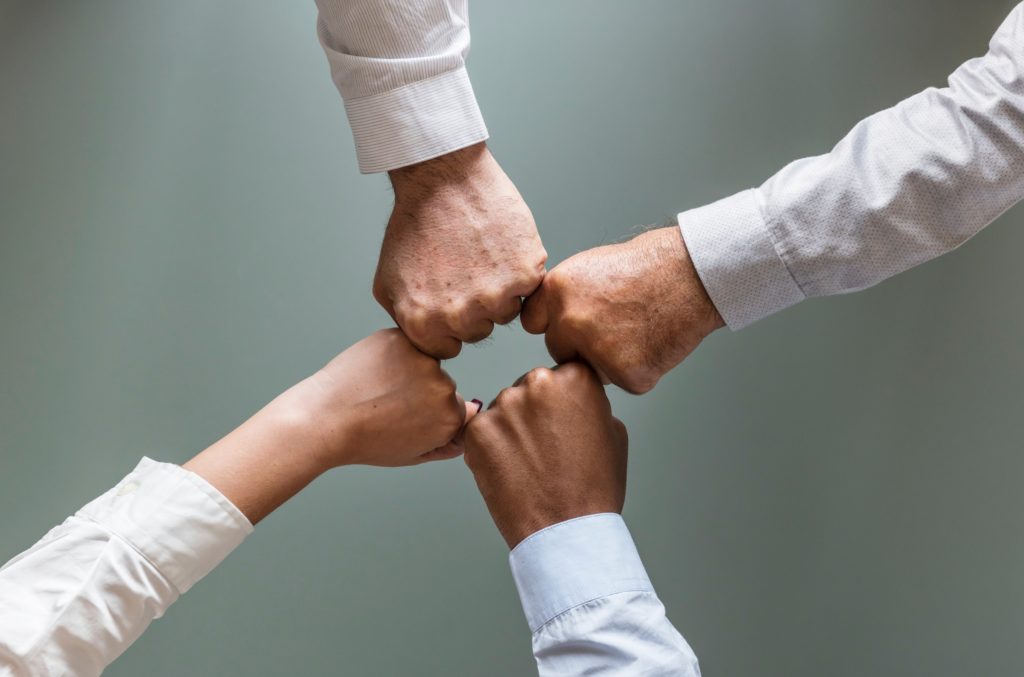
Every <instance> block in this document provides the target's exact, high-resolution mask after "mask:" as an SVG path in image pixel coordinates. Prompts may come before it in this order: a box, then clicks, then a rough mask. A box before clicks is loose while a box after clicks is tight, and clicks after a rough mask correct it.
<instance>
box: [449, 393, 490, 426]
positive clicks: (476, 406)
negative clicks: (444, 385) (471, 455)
mask: <svg viewBox="0 0 1024 677" xmlns="http://www.w3.org/2000/svg"><path fill="white" fill-rule="evenodd" d="M455 399H456V400H457V401H458V403H459V406H460V408H464V409H465V410H466V418H465V420H463V422H462V427H463V428H465V427H466V425H467V424H468V423H469V422H470V421H471V420H473V417H474V416H476V415H477V414H479V413H480V410H481V409H483V408H484V403H483V402H481V401H480V400H477V399H473V400H470V401H469V402H467V401H466V400H465V398H463V397H462V395H460V394H459V393H455ZM459 434H460V435H461V434H462V431H461V430H459Z"/></svg>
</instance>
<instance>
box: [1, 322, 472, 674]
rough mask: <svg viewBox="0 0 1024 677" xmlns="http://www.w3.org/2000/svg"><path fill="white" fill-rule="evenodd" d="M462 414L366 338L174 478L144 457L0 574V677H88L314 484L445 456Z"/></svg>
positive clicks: (392, 351)
mask: <svg viewBox="0 0 1024 677" xmlns="http://www.w3.org/2000/svg"><path fill="white" fill-rule="evenodd" d="M476 409H477V407H476V405H473V404H471V405H469V406H468V407H467V406H465V405H464V404H463V402H462V400H461V398H459V397H458V395H457V394H456V393H455V388H454V384H453V383H452V382H451V379H449V378H448V377H447V375H445V374H444V372H443V371H442V370H441V369H440V366H439V365H438V363H437V361H436V360H433V359H431V358H429V357H426V356H425V355H423V354H422V353H420V352H419V351H417V350H416V349H415V348H413V347H412V346H411V345H410V344H409V343H408V341H406V340H405V338H404V337H402V335H401V334H400V333H399V332H398V331H396V330H392V331H387V332H378V333H377V334H374V335H373V336H371V337H369V338H367V339H365V340H363V341H361V342H359V343H357V344H356V345H355V346H353V347H351V348H349V349H348V350H346V351H345V352H344V353H342V354H341V355H339V356H338V357H336V358H335V359H334V360H332V361H331V362H330V363H329V364H328V365H327V366H325V367H324V368H323V369H322V370H320V371H318V372H317V373H316V374H314V375H313V376H311V377H310V378H308V379H306V380H304V381H302V382H301V383H299V384H298V385H296V386H295V387H293V388H291V389H290V390H288V391H287V392H285V393H284V394H282V395H281V396H280V397H278V398H277V399H275V400H274V401H273V402H271V403H270V404H269V405H267V406H266V407H265V408H264V409H262V410H261V411H260V412H258V413H257V414H256V415H254V416H253V417H252V418H251V419H249V420H248V421H247V422H245V423H244V424H243V425H242V426H240V427H239V428H238V429H236V430H235V431H233V432H232V433H230V434H229V435H228V436H227V437H225V438H224V439H222V440H220V441H219V442H217V443H215V444H214V445H213V446H211V447H210V448H208V449H207V450H205V451H204V452H202V453H201V454H199V455H198V456H196V457H195V458H193V459H192V460H191V461H189V462H188V463H186V464H185V465H184V466H183V467H178V466H175V465H171V464H166V463H156V462H154V461H151V460H149V459H144V460H143V461H142V462H141V463H140V464H139V466H138V467H137V468H136V469H135V470H134V471H133V472H132V473H131V474H129V475H128V476H127V477H125V478H124V479H123V480H122V481H121V482H120V483H119V484H117V485H116V486H115V487H114V488H113V489H111V490H110V491H108V492H107V493H105V494H104V495H103V496H101V497H99V498H98V499H96V500H95V501H93V502H92V503H89V504H88V505H87V506H85V507H84V508H82V509H81V510H79V511H78V512H77V513H76V514H75V515H74V516H72V517H70V518H68V519H67V520H66V521H65V522H64V523H63V524H61V525H60V526H58V527H56V528H55V529H53V530H51V531H50V533H48V534H47V535H46V536H44V537H43V539H42V540H40V541H39V542H38V543H36V544H35V545H34V546H33V547H32V548H30V549H29V550H28V551H26V552H24V553H22V554H21V555H18V556H17V557H15V558H14V559H13V560H11V561H10V562H8V563H7V564H6V565H4V567H3V568H2V569H0V674H3V675H9V674H10V675H19V676H20V675H26V676H27V675H46V674H54V675H65V674H74V675H98V674H99V673H100V672H101V671H102V670H103V669H104V668H105V667H106V666H107V665H109V664H110V663H111V662H112V661H113V660H114V659H115V658H117V657H118V656H119V655H120V654H121V653H123V652H124V650H125V649H127V648H128V647H129V646H130V645H131V644H132V642H134V641H135V640H136V639H138V637H139V636H140V635H141V634H142V633H143V631H144V630H145V629H146V627H147V626H148V625H149V623H150V622H151V621H152V620H154V619H156V618H159V617H160V616H162V615H163V613H164V612H165V611H166V610H167V608H168V607H169V606H170V605H171V604H172V603H173V602H174V601H175V600H177V599H178V597H179V596H180V595H181V594H182V593H184V592H186V591H188V590H189V589H190V588H191V587H192V586H193V585H195V584H196V583H197V582H198V581H199V580H200V579H201V578H203V576H205V575H206V574H207V573H209V572H210V571H211V570H213V569H214V568H215V567H216V566H217V565H218V564H219V563H220V562H221V561H223V560H224V558H225V557H227V556H228V554H230V553H231V551H232V550H234V549H235V548H236V547H237V546H238V545H239V544H240V543H241V542H242V541H243V540H244V539H245V538H246V536H248V535H249V534H250V533H251V532H252V530H253V527H252V525H253V524H256V523H257V522H259V521H260V520H261V519H263V518H264V517H266V516H267V515H268V514H270V512H272V511H273V510H274V509H275V508H277V507H278V506H280V505H281V504H282V503H284V502H285V501H286V500H288V499H289V498H290V497H292V496H293V495H295V494H296V493H298V492H299V491H300V490H301V489H302V488H303V487H305V486H306V485H307V484H308V483H309V482H311V481H312V480H313V479H314V478H316V477H317V476H318V475H320V474H321V473H323V472H326V471H327V470H328V469H330V468H332V467H335V466H338V465H347V464H356V463H361V464H372V465H385V466H396V465H412V464H416V463H422V462H425V461H429V460H436V459H442V458H451V457H453V456H456V455H458V453H459V451H460V449H459V448H458V447H457V446H456V445H455V444H454V443H449V441H450V440H451V439H452V438H453V436H454V435H455V434H456V433H457V432H458V430H459V429H460V428H461V426H462V423H463V420H464V419H465V418H466V416H468V415H471V414H472V413H475V412H476Z"/></svg>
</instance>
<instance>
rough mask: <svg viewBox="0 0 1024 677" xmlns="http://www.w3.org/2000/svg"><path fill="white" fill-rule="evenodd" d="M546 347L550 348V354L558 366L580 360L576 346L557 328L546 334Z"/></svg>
mask: <svg viewBox="0 0 1024 677" xmlns="http://www.w3.org/2000/svg"><path fill="white" fill-rule="evenodd" d="M544 345H546V346H547V347H548V353H550V355H551V359H553V360H554V361H555V362H557V363H558V364H562V363H563V362H571V361H572V360H576V359H579V356H580V353H579V351H578V350H577V349H576V346H575V345H574V344H573V343H572V341H570V340H569V339H567V338H566V337H565V336H563V335H562V333H561V332H559V331H558V330H557V328H554V329H549V330H548V332H547V333H546V334H544Z"/></svg>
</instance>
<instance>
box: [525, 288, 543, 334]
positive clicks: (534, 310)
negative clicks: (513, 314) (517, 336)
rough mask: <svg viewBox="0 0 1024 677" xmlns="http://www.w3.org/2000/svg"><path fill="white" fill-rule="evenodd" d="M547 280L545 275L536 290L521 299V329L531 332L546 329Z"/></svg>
mask: <svg viewBox="0 0 1024 677" xmlns="http://www.w3.org/2000/svg"><path fill="white" fill-rule="evenodd" d="M547 281H548V278H547V277H545V278H544V281H543V282H541V283H540V287H538V288H537V291H535V292H533V294H531V295H530V296H527V297H526V300H525V301H523V310H522V312H521V313H520V314H519V321H520V322H522V325H523V329H525V330H526V331H528V332H530V333H531V334H543V333H544V332H546V331H547V330H548V294H547V288H548V286H547V284H546V283H547Z"/></svg>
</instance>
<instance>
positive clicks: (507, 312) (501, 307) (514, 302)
mask: <svg viewBox="0 0 1024 677" xmlns="http://www.w3.org/2000/svg"><path fill="white" fill-rule="evenodd" d="M522 309H523V298H522V297H521V296H510V297H508V298H506V299H504V300H503V301H502V302H501V303H498V304H496V305H495V307H493V308H489V309H488V312H489V313H490V314H491V315H490V317H491V319H492V320H494V324H508V323H509V322H511V321H512V320H514V319H516V318H517V317H519V313H520V311H522Z"/></svg>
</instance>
